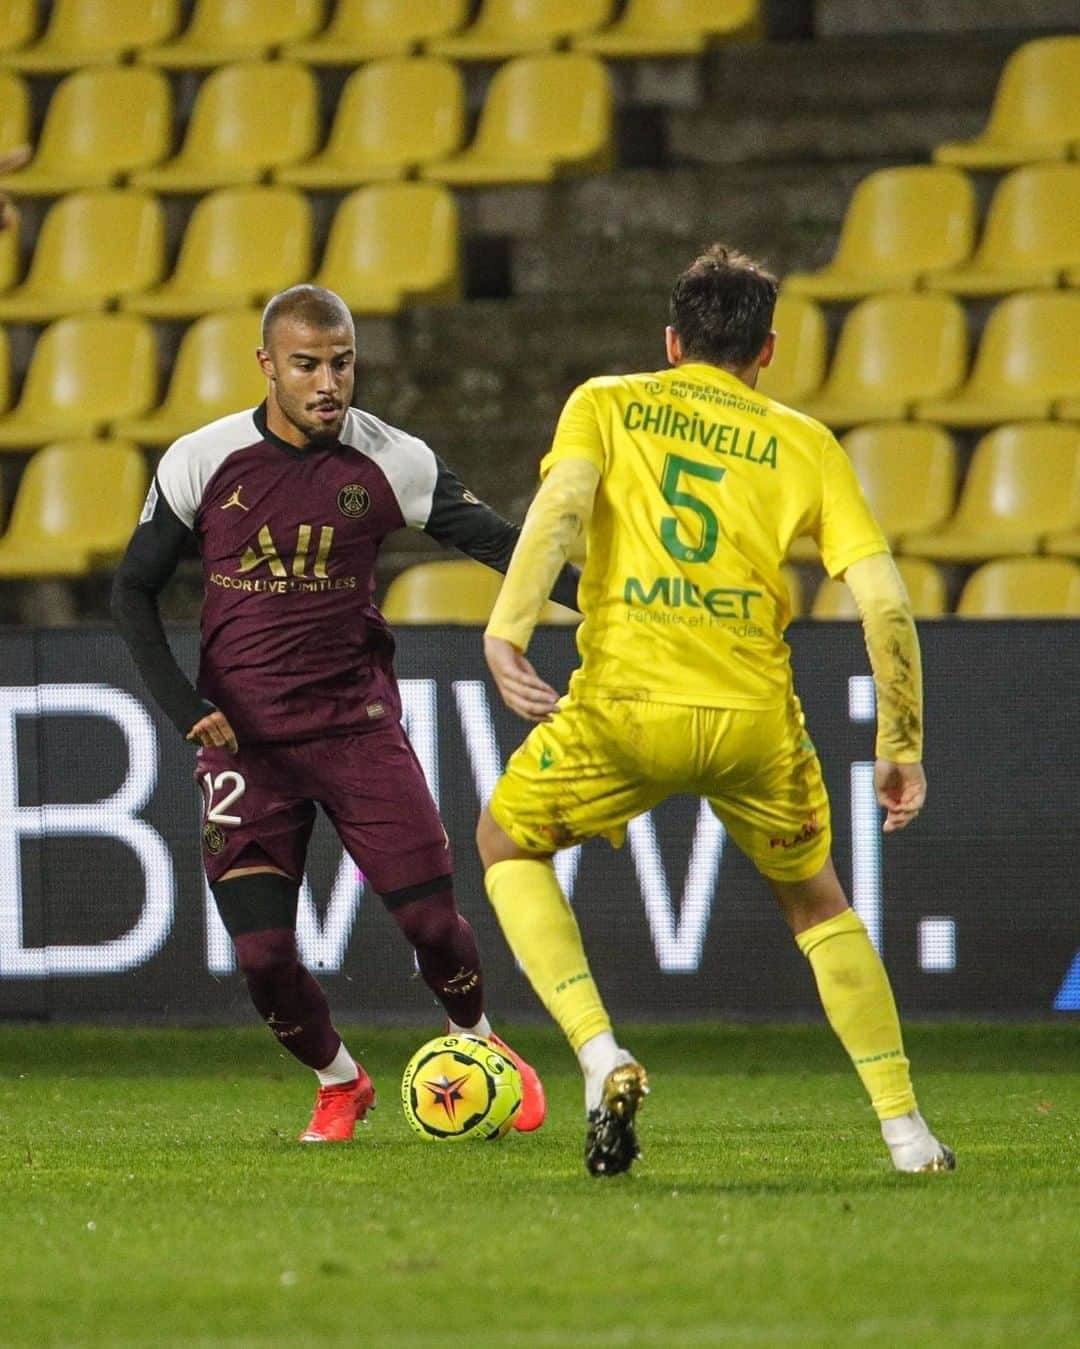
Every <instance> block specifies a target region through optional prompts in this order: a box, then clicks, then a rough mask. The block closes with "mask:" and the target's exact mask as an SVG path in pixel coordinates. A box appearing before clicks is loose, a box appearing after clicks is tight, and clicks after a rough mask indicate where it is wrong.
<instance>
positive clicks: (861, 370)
mask: <svg viewBox="0 0 1080 1349" xmlns="http://www.w3.org/2000/svg"><path fill="white" fill-rule="evenodd" d="M773 326H774V327H775V329H776V332H777V347H776V357H775V359H774V362H773V364H772V365H771V366H770V367H768V368H766V369H765V370H763V371H762V372H761V379H760V381H759V385H758V387H759V388H760V389H761V390H762V392H764V393H767V394H769V395H770V396H771V397H773V398H779V399H780V400H781V401H782V402H788V403H793V404H794V405H795V406H797V407H798V408H799V409H800V411H803V412H806V413H808V414H809V415H810V416H812V417H817V418H818V419H819V420H820V421H823V422H825V423H826V425H828V426H831V427H834V428H840V427H846V426H855V425H858V424H860V423H862V422H872V421H888V420H895V419H902V418H907V417H914V418H915V419H916V420H920V421H930V422H941V423H943V424H944V425H946V426H974V427H978V426H993V425H995V424H997V423H999V422H1007V421H1039V420H1044V419H1046V418H1048V417H1055V416H1056V417H1063V418H1068V419H1074V420H1080V361H1078V360H1077V359H1076V352H1077V351H1078V350H1080V293H1077V292H1073V291H1031V292H1021V293H1020V294H1017V295H1011V296H1009V297H1008V298H1007V299H1005V300H1002V301H1000V302H999V303H998V304H997V305H995V307H994V309H993V310H992V311H991V313H990V316H989V318H988V320H987V323H986V327H985V329H984V331H983V335H982V339H981V341H980V342H979V346H978V350H977V352H976V354H975V359H974V362H973V364H972V365H971V369H970V372H969V371H968V335H967V321H966V318H965V315H964V311H963V309H962V308H961V306H960V305H959V304H958V302H957V301H956V300H954V299H952V298H951V297H950V296H946V295H933V294H926V293H918V292H916V293H914V294H885V295H873V296H870V297H869V298H868V299H865V300H862V301H860V302H859V303H858V304H857V305H856V306H855V307H854V308H853V309H852V310H851V312H850V313H849V314H848V315H847V317H846V319H845V321H844V324H843V327H842V328H841V330H840V336H839V339H838V342H837V346H836V352H835V355H834V356H833V359H832V362H831V364H830V365H829V368H828V373H827V374H825V375H824V379H822V375H823V372H824V369H825V361H826V330H825V322H824V318H823V317H822V315H821V312H820V310H818V309H817V307H816V306H815V305H814V304H813V302H812V301H810V300H807V299H804V298H802V297H800V296H794V295H790V294H785V293H783V292H782V293H781V296H780V300H779V302H778V304H777V307H776V316H775V319H774V325H773Z"/></svg>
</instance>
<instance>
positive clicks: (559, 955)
mask: <svg viewBox="0 0 1080 1349" xmlns="http://www.w3.org/2000/svg"><path fill="white" fill-rule="evenodd" d="M484 885H485V887H486V888H487V892H488V898H489V899H490V900H491V905H492V908H494V910H495V913H496V915H497V916H498V919H499V922H500V924H501V925H502V930H503V933H504V935H505V937H506V940H507V942H509V944H510V949H511V951H513V953H514V955H515V956H517V958H518V961H519V962H520V964H521V967H522V969H523V970H524V971H525V974H526V976H527V977H528V980H529V983H530V984H532V986H533V988H534V989H535V990H536V993H537V996H538V997H539V998H540V1000H541V1002H542V1003H543V1004H544V1006H545V1007H546V1008H547V1009H548V1011H549V1012H550V1013H551V1015H552V1016H553V1017H554V1018H555V1020H556V1021H557V1022H558V1023H559V1025H560V1026H561V1027H562V1029H563V1034H564V1035H565V1036H566V1038H567V1039H568V1040H569V1041H570V1046H571V1048H572V1049H573V1050H574V1052H575V1053H577V1051H578V1050H579V1049H580V1048H581V1046H582V1045H583V1044H584V1043H585V1041H586V1040H591V1039H592V1037H593V1036H594V1035H599V1034H600V1032H601V1031H610V1030H611V1021H610V1020H609V1019H608V1014H607V1012H606V1011H605V1010H604V1004H603V1003H602V1002H601V1001H600V994H599V993H598V992H597V991H596V984H595V983H594V982H593V977H592V973H591V971H590V970H589V962H588V961H587V960H586V959H585V948H584V947H583V946H582V944H581V933H580V932H579V931H578V925H577V919H576V918H575V917H574V914H573V910H572V909H571V908H570V905H569V904H568V903H567V902H566V897H565V896H564V895H563V892H562V891H561V890H560V889H559V882H558V881H557V880H556V879H555V868H554V867H553V866H552V864H551V863H550V862H539V861H525V860H518V859H514V860H513V861H510V862H496V863H495V865H494V866H492V867H488V869H487V872H486V873H485V875H484Z"/></svg>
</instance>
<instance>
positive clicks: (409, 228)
mask: <svg viewBox="0 0 1080 1349" xmlns="http://www.w3.org/2000/svg"><path fill="white" fill-rule="evenodd" d="M315 284H316V285H319V286H326V287H327V288H328V289H329V290H332V291H336V292H337V294H338V295H340V296H341V297H342V299H343V300H344V301H345V303H346V304H347V305H348V306H349V308H350V309H351V310H352V311H353V312H354V313H357V314H394V313H397V311H398V310H399V309H401V307H402V306H403V305H404V304H405V302H406V300H407V299H410V298H415V299H418V300H422V301H423V302H424V303H427V304H431V303H437V302H439V301H445V300H455V299H457V298H458V296H459V295H460V271H459V259H458V221H457V204H456V202H455V201H454V198H453V195H452V193H450V192H448V191H447V190H446V188H444V187H440V186H438V185H437V184H435V183H376V184H374V185H373V186H371V187H361V188H359V189H358V190H357V191H355V192H353V193H352V194H351V195H350V196H348V197H346V198H345V200H344V201H343V202H342V203H341V205H340V206H339V207H338V211H337V214H336V215H335V216H334V221H333V224H332V225H331V227H330V237H329V239H328V240H327V243H326V253H325V255H324V256H323V260H322V266H321V267H320V268H319V274H318V276H317V277H316V278H315Z"/></svg>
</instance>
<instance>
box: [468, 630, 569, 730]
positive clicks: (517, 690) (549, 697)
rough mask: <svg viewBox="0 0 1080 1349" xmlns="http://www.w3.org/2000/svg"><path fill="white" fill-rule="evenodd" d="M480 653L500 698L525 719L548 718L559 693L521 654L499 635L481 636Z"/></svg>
mask: <svg viewBox="0 0 1080 1349" xmlns="http://www.w3.org/2000/svg"><path fill="white" fill-rule="evenodd" d="M484 657H485V659H486V660H487V663H488V669H489V670H490V671H491V675H492V678H493V679H494V680H495V685H496V687H497V688H498V690H499V693H500V695H501V697H502V700H503V702H504V703H505V704H506V705H507V707H508V708H509V709H510V711H511V712H516V713H517V714H518V716H519V717H524V718H525V720H526V721H550V720H551V718H552V714H553V713H554V712H555V711H556V710H557V704H558V701H559V695H558V694H557V693H556V692H555V690H554V689H553V688H552V687H551V685H550V684H545V683H544V681H543V680H542V679H541V678H540V676H539V675H538V674H537V673H536V671H535V670H534V669H533V667H532V666H531V665H530V664H529V662H528V661H527V660H526V659H525V656H524V655H523V654H522V652H520V651H519V650H518V649H517V647H516V646H514V645H513V643H511V642H507V641H504V640H503V638H501V637H485V638H484Z"/></svg>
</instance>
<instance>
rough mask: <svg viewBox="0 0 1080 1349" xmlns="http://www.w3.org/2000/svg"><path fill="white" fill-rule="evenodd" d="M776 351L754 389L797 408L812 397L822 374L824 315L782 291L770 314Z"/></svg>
mask: <svg viewBox="0 0 1080 1349" xmlns="http://www.w3.org/2000/svg"><path fill="white" fill-rule="evenodd" d="M772 326H773V331H774V332H775V333H776V353H775V355H774V356H773V358H772V362H771V363H770V364H769V365H767V366H766V367H765V369H764V370H762V372H761V374H760V375H759V376H758V382H757V389H758V392H759V393H763V394H765V395H766V397H768V398H775V399H777V400H778V401H779V402H781V403H788V404H790V405H792V406H793V407H798V406H799V405H800V404H801V402H802V400H803V399H804V398H812V397H813V396H814V394H816V393H817V391H818V389H820V388H821V381H822V380H823V379H824V377H825V352H826V349H827V340H826V335H825V315H824V314H823V313H822V312H821V310H820V309H819V308H818V307H817V305H816V304H815V303H814V302H813V300H807V299H804V298H803V296H801V295H789V294H788V292H787V291H786V290H782V291H781V292H780V295H779V297H778V299H777V301H776V312H775V313H774V314H773V323H772Z"/></svg>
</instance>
